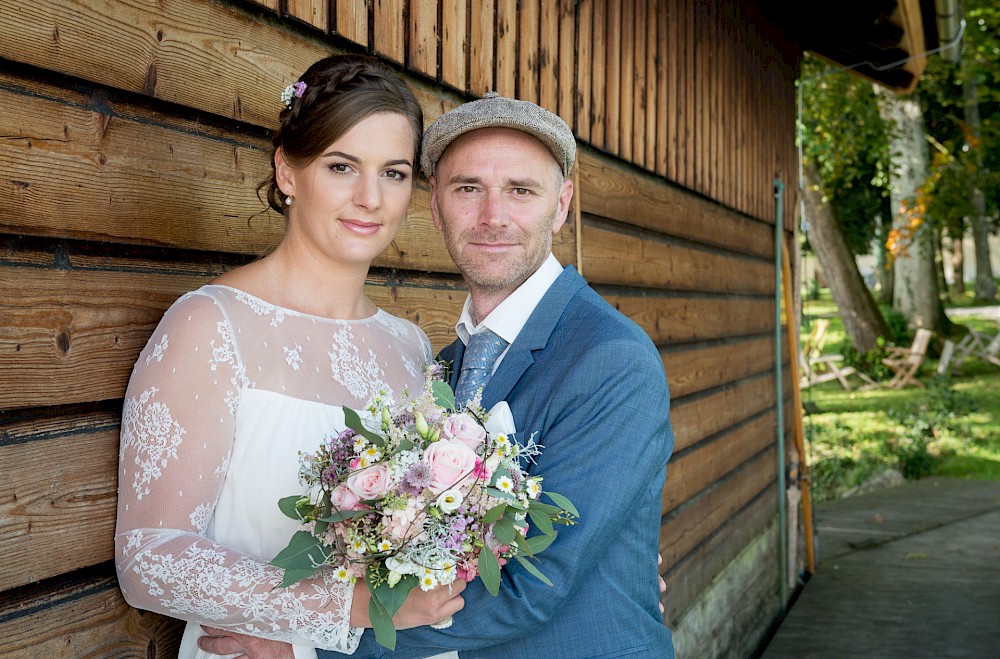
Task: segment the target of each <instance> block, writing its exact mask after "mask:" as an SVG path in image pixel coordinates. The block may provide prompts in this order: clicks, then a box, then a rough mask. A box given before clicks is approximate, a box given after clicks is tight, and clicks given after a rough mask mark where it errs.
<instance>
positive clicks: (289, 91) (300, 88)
mask: <svg viewBox="0 0 1000 659" xmlns="http://www.w3.org/2000/svg"><path fill="white" fill-rule="evenodd" d="M304 93H306V83H304V82H301V81H299V82H296V83H293V84H291V85H288V86H287V87H285V91H283V92H281V102H282V103H284V104H285V107H286V108H288V109H289V110H291V109H292V99H293V98H302V95H303V94H304Z"/></svg>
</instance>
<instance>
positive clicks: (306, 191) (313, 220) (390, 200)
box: [275, 113, 415, 265]
mask: <svg viewBox="0 0 1000 659" xmlns="http://www.w3.org/2000/svg"><path fill="white" fill-rule="evenodd" d="M414 156H415V154H414V145H413V130H412V128H411V127H410V124H409V122H408V121H407V120H406V118H405V117H404V116H403V115H401V114H395V113H378V114H373V115H371V116H369V117H367V118H365V119H363V120H362V121H360V122H359V123H358V124H357V125H356V126H354V128H352V129H351V130H350V131H348V132H347V133H346V134H344V135H343V136H342V137H341V138H340V139H338V140H336V141H334V142H333V143H332V144H330V145H329V146H328V147H327V148H326V149H324V150H323V152H322V154H320V156H319V157H318V158H316V159H315V160H313V161H312V162H311V163H309V164H308V165H306V166H304V167H292V166H291V165H289V164H288V163H286V162H285V160H284V157H283V154H282V153H281V151H280V150H279V151H278V153H277V154H275V171H276V175H277V180H278V183H279V185H280V187H281V190H282V192H283V193H284V194H286V195H289V196H291V197H292V205H291V206H289V207H288V208H287V215H288V233H287V235H286V240H290V241H293V242H294V243H295V244H296V245H297V246H298V247H304V248H306V249H308V250H309V251H310V252H311V253H313V254H315V255H316V256H317V257H320V258H323V259H327V260H330V261H333V262H335V263H344V264H356V265H367V264H370V263H371V261H372V259H374V258H375V257H376V256H378V255H379V254H380V253H381V252H382V251H383V250H384V249H385V248H386V247H387V246H388V245H389V243H390V242H391V241H392V239H393V238H395V236H396V233H397V232H398V231H399V227H400V225H401V224H402V222H403V219H404V218H405V217H406V209H407V206H408V205H409V203H410V195H411V193H412V191H413V169H414Z"/></svg>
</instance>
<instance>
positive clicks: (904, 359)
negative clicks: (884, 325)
mask: <svg viewBox="0 0 1000 659" xmlns="http://www.w3.org/2000/svg"><path fill="white" fill-rule="evenodd" d="M930 342H931V331H930V330H929V329H926V328H924V327H921V328H920V329H918V330H917V333H916V335H915V336H914V337H913V343H912V344H911V345H910V347H909V348H903V347H896V348H890V349H889V356H888V357H886V358H884V359H883V360H882V363H883V364H885V365H886V366H888V367H889V368H890V369H891V370H892V371H893V373H894V374H895V375H893V376H892V379H891V380H889V381H888V382H886V383H885V384H884V385H883V386H885V387H886V388H887V389H902V388H903V387H905V386H906V385H908V384H912V385H916V386H918V387H923V386H924V385H923V383H922V382H921V381H920V380H917V379H916V378H915V377H914V376H916V374H917V370H918V369H919V368H920V365H921V364H923V363H924V357H925V356H926V355H927V346H928V345H929V344H930Z"/></svg>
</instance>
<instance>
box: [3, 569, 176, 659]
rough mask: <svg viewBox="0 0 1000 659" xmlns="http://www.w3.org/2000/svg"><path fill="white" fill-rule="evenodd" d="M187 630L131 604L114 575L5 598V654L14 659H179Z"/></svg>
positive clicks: (173, 621)
mask: <svg viewBox="0 0 1000 659" xmlns="http://www.w3.org/2000/svg"><path fill="white" fill-rule="evenodd" d="M183 631H184V623H183V622H181V621H180V620H176V619H173V618H167V617H165V616H161V615H157V614H155V613H149V612H146V611H140V610H138V609H133V608H132V607H130V606H129V605H128V604H126V603H125V600H124V599H122V596H121V592H120V591H119V590H118V581H117V579H116V578H115V577H114V575H104V576H99V577H94V578H91V579H88V580H81V579H77V578H73V577H70V578H67V579H64V580H63V582H62V583H60V584H59V585H58V586H53V587H52V588H51V589H49V590H44V591H41V592H29V593H25V594H19V595H17V596H11V595H10V594H9V593H8V594H4V595H0V638H2V639H3V650H2V652H3V656H4V657H9V658H10V659H36V658H37V657H51V658H53V659H56V658H59V659H77V658H78V657H176V656H177V650H178V648H179V647H180V641H181V634H182V633H183Z"/></svg>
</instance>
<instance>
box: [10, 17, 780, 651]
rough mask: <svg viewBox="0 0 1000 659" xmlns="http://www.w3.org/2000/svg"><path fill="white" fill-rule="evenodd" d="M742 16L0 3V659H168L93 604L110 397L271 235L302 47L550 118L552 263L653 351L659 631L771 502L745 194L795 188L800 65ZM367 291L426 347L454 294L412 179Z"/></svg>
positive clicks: (759, 287) (107, 481)
mask: <svg viewBox="0 0 1000 659" xmlns="http://www.w3.org/2000/svg"><path fill="white" fill-rule="evenodd" d="M749 4H750V3H749V2H747V3H744V2H743V1H742V0H720V1H719V2H702V1H699V0H623V1H621V2H618V1H615V0H578V1H574V0H489V1H487V2H477V1H475V0H473V1H470V2H467V3H466V2H450V1H447V0H445V1H442V2H440V3H434V2H429V1H418V0H395V1H393V0H329V1H328V0H259V1H257V2H248V1H240V0H229V1H228V2H224V1H221V0H33V1H31V2H28V1H27V0H0V135H2V136H3V139H0V172H2V175H0V554H2V555H3V556H4V557H5V567H4V570H2V571H0V639H3V644H2V649H0V652H7V653H10V655H11V656H23V657H34V656H43V655H47V656H53V657H62V656H65V657H76V656H83V655H92V656H106V655H115V656H139V655H147V654H156V655H157V656H170V655H171V654H172V652H173V648H174V647H175V644H176V643H177V641H178V637H177V633H178V627H177V625H176V624H174V623H173V622H172V621H170V620H168V619H165V618H161V617H159V616H155V615H152V614H148V613H143V612H140V611H136V610H133V609H130V608H129V607H127V606H126V605H125V604H124V602H123V600H122V599H121V597H120V595H119V594H118V591H117V585H116V581H115V576H114V568H113V563H112V560H113V553H112V550H113V541H112V536H113V528H114V510H115V493H116V482H115V474H116V468H115V466H116V461H117V451H118V423H119V417H120V413H121V399H122V396H123V394H124V390H125V385H126V382H127V378H128V375H129V372H130V369H131V366H132V364H133V362H134V360H135V359H136V356H137V354H138V351H139V350H140V349H141V347H142V345H143V344H144V342H145V340H146V338H147V337H148V335H149V334H150V332H151V331H152V329H153V328H154V326H155V325H156V323H157V321H158V320H159V317H160V315H161V314H162V313H163V311H164V309H166V307H167V306H168V305H169V304H170V303H171V302H172V301H173V300H174V299H175V298H176V297H177V296H179V295H180V294H181V293H183V292H184V291H187V290H190V289H192V288H195V287H197V286H199V285H201V284H203V283H205V282H207V281H209V280H210V279H211V278H212V277H213V276H215V275H216V274H218V273H219V272H222V271H224V270H225V269H227V268H229V267H232V266H234V265H237V264H239V263H243V262H245V261H246V260H248V259H250V258H253V256H254V255H256V254H258V253H260V252H261V251H263V250H266V249H267V247H268V246H269V245H271V244H274V242H276V241H277V240H278V239H279V237H280V231H281V222H280V220H279V218H276V216H274V215H273V214H271V213H261V208H262V207H261V205H260V204H259V203H258V201H257V199H256V196H255V188H256V184H257V182H258V181H259V180H261V179H262V178H263V176H264V175H265V174H266V172H267V170H268V162H267V158H268V152H267V145H268V130H269V128H270V127H271V126H272V125H273V123H274V121H275V119H276V117H277V113H278V110H279V109H280V102H279V99H278V96H279V94H280V92H281V90H282V89H283V88H284V86H285V85H287V84H288V83H290V82H292V81H294V79H295V78H296V76H297V75H298V74H299V73H300V72H301V71H303V70H304V69H305V68H306V67H307V66H308V65H309V64H311V63H312V62H313V61H315V60H316V59H319V58H320V57H322V56H324V55H325V54H327V53H328V52H331V51H334V52H343V51H349V52H367V53H373V54H376V55H377V56H379V57H381V58H383V59H385V60H386V61H388V62H390V63H392V64H393V65H395V66H397V68H398V69H399V70H400V72H401V73H402V74H403V75H404V77H406V78H407V80H408V81H409V82H410V83H411V85H412V86H413V87H414V89H415V91H416V92H417V94H418V97H419V99H420V101H421V103H422V105H423V106H424V110H425V113H426V114H427V117H428V121H430V120H433V119H434V118H435V117H436V116H438V115H439V114H440V113H441V112H442V111H444V110H445V109H447V108H450V107H452V106H454V105H455V104H457V103H459V102H461V101H463V100H465V99H467V98H470V97H471V96H474V95H479V94H481V93H482V92H485V91H487V90H490V89H497V90H499V91H500V92H502V93H504V94H507V95H516V96H518V97H521V98H527V99H531V100H534V101H537V102H539V103H541V104H543V105H545V106H546V107H549V108H550V109H552V110H553V111H556V112H558V113H559V114H560V115H561V116H563V117H564V118H565V119H566V120H567V122H569V124H570V125H571V126H572V127H573V128H574V131H575V132H576V134H577V135H578V137H579V139H580V142H581V145H582V148H581V153H580V157H579V160H578V164H577V168H578V176H579V187H578V198H579V201H580V204H581V211H582V212H581V215H582V222H581V223H580V225H579V227H574V226H567V228H565V229H564V230H563V232H562V233H561V234H560V236H559V237H558V238H557V240H556V244H555V251H556V255H557V256H558V257H559V258H560V259H561V260H562V262H563V263H576V264H577V265H579V266H580V267H581V269H582V270H583V272H584V274H585V275H586V276H587V277H588V278H589V279H590V280H591V282H592V283H593V285H594V287H595V288H596V289H597V290H598V291H599V292H600V293H602V294H603V295H604V296H605V297H606V298H607V299H608V300H609V301H611V302H612V303H613V304H615V305H616V306H617V307H618V308H619V309H621V310H622V311H623V312H624V313H626V314H628V315H629V316H631V317H632V318H634V319H635V320H637V321H638V322H639V323H640V324H641V325H642V326H643V327H644V328H645V329H646V331H647V332H648V333H649V334H650V336H652V337H653V340H654V341H655V342H656V344H657V345H658V346H660V349H661V352H662V355H663V360H664V367H665V369H666V372H667V374H668V379H669V382H670V386H671V393H672V397H673V403H672V410H671V414H672V418H673V423H674V429H675V433H676V440H677V443H676V452H675V455H674V458H673V460H672V461H671V464H670V466H669V469H668V484H667V487H666V489H665V491H664V495H663V511H664V516H663V534H662V549H663V553H664V557H665V564H664V573H665V576H666V578H667V581H668V584H669V587H668V592H667V594H666V597H665V600H664V601H665V604H666V607H667V615H666V619H667V622H668V623H671V622H673V621H676V620H677V619H678V618H679V617H680V615H681V614H682V613H683V612H684V611H685V610H686V609H687V608H688V607H690V606H691V604H692V603H693V602H694V601H695V599H696V598H697V597H698V595H699V594H700V593H701V592H702V591H704V590H705V589H706V587H707V586H708V584H709V583H710V582H711V580H712V578H713V577H714V576H715V575H716V574H718V573H719V571H720V570H722V569H723V568H724V567H725V566H726V565H727V564H728V563H729V561H731V560H732V559H733V557H734V556H736V555H737V554H738V553H739V551H740V550H741V549H742V548H743V547H745V546H746V545H747V544H748V543H749V542H750V540H751V539H752V538H754V537H755V536H756V535H757V534H759V533H761V532H762V531H763V529H764V528H765V527H766V526H767V525H768V524H769V523H770V522H771V521H772V520H773V518H774V516H775V515H776V511H777V486H776V482H777V481H776V479H777V474H776V470H777V457H776V448H775V439H774V436H775V431H774V426H775V424H776V422H777V420H776V416H775V385H774V379H775V376H774V367H775V357H774V347H773V344H774V342H773V330H774V328H773V323H774V320H773V319H774V307H773V296H774V292H773V288H774V285H773V280H774V274H773V273H774V270H773V264H772V261H773V254H774V238H773V235H774V226H773V222H774V213H775V211H774V208H775V204H774V198H773V193H772V181H773V179H774V177H775V176H780V177H781V178H782V179H783V180H784V182H785V183H786V185H787V186H788V189H794V185H791V184H792V183H793V182H794V181H795V176H796V173H795V149H794V141H793V139H794V117H795V99H794V86H793V79H794V75H795V71H797V61H798V56H799V53H798V51H797V49H796V48H795V47H794V45H793V44H791V43H790V42H785V41H784V40H783V37H780V36H779V35H777V33H776V31H775V30H774V29H772V28H771V27H769V26H770V23H769V21H768V18H767V17H766V16H763V15H760V14H759V12H758V11H757V10H755V9H754V8H752V7H750V6H749ZM794 207H795V204H794V201H793V200H792V199H791V198H789V197H786V199H785V208H786V212H785V215H784V217H783V224H784V228H785V230H786V232H791V231H792V230H793V215H794V213H793V210H792V209H794ZM578 229H579V230H578ZM369 294H370V295H371V297H372V298H373V299H374V300H375V301H376V302H377V303H378V304H380V305H382V306H384V307H385V308H387V309H388V310H390V311H392V312H394V313H397V314H400V315H403V316H405V317H408V318H410V319H412V320H414V321H416V322H418V323H420V324H421V325H422V326H423V327H424V328H425V329H426V330H427V333H428V335H429V336H430V337H431V340H432V342H433V343H434V346H435V348H439V347H441V346H443V345H444V344H445V343H446V342H447V341H448V340H449V337H450V334H451V331H452V324H453V322H454V319H455V317H456V316H457V314H458V311H459V309H460V307H461V303H462V300H463V299H464V295H465V293H464V288H463V286H462V284H461V280H460V279H459V278H458V276H457V274H456V271H455V268H454V266H453V265H452V263H451V262H450V260H449V259H448V256H447V253H446V252H445V250H444V247H443V244H442V242H441V241H440V239H439V238H438V236H437V235H436V233H435V232H434V231H433V227H432V223H431V221H430V213H429V210H428V198H427V192H426V187H425V186H421V187H420V188H419V189H418V190H417V192H416V194H415V195H414V201H413V205H412V208H411V212H410V218H409V220H408V222H407V223H406V224H405V226H404V228H403V229H402V231H401V233H400V235H399V237H398V239H397V241H396V243H395V244H394V246H393V247H392V248H390V249H389V250H388V251H387V253H385V254H384V255H383V256H382V257H380V258H379V259H378V261H377V263H376V267H375V269H374V270H373V271H372V273H371V277H370V281H369ZM785 381H786V383H787V381H788V379H787V377H786V379H785ZM775 560H777V557H775ZM760 631H761V633H763V632H764V630H760ZM161 653H162V654H161Z"/></svg>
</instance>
